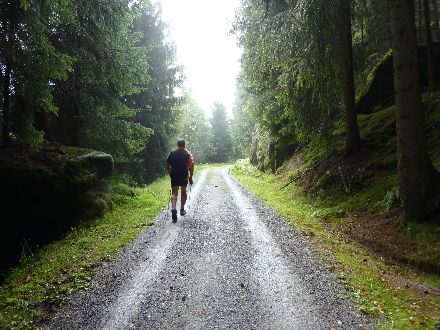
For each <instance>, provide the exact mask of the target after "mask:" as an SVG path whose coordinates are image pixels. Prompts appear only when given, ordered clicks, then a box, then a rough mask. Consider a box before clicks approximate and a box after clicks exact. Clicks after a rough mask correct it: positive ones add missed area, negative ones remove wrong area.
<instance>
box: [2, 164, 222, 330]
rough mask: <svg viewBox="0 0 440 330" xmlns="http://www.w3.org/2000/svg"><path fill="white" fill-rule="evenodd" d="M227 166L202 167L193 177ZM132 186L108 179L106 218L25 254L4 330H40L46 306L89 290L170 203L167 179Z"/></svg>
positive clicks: (9, 286) (10, 288)
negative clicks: (107, 264)
mask: <svg viewBox="0 0 440 330" xmlns="http://www.w3.org/2000/svg"><path fill="white" fill-rule="evenodd" d="M225 165H226V164H200V165H199V164H198V165H196V167H195V173H194V175H197V173H198V172H200V171H201V170H203V169H206V168H211V167H221V166H225ZM127 182H128V181H127V178H124V177H113V178H111V179H109V180H108V183H107V188H106V191H105V196H106V198H108V199H111V200H112V202H113V203H112V205H113V206H112V210H110V211H108V212H107V213H105V214H104V215H103V216H102V217H97V218H95V219H93V220H91V221H87V222H84V223H83V224H81V225H79V226H78V227H77V228H72V229H71V230H70V231H69V232H68V233H67V234H66V235H65V236H64V237H62V238H61V239H59V240H58V241H56V242H54V243H52V244H49V245H47V246H45V247H43V248H41V249H40V250H39V251H38V252H36V253H35V254H32V252H31V251H28V252H27V253H23V255H22V257H21V261H20V263H19V265H18V266H17V267H16V268H15V269H14V270H12V272H11V273H10V274H9V276H8V277H7V278H6V279H5V281H4V283H3V284H2V286H1V287H0V329H1V328H7V329H29V328H34V327H36V322H38V321H39V320H41V319H44V318H45V316H46V315H45V313H46V311H47V308H49V309H58V308H59V306H60V305H61V304H62V301H63V297H64V296H65V295H66V294H67V293H70V292H74V291H78V290H82V289H85V288H87V287H88V285H89V283H90V280H91V278H92V276H93V275H94V274H95V273H96V271H97V269H98V268H99V266H100V265H101V263H102V262H103V261H106V260H110V259H111V258H112V256H113V255H114V254H115V252H117V251H118V250H119V249H120V248H121V247H122V246H124V245H126V244H127V243H129V242H130V241H131V240H133V239H134V238H136V237H137V236H138V235H139V234H140V233H141V232H142V231H143V230H144V229H145V228H146V227H148V226H150V225H151V224H152V221H153V220H154V218H155V217H156V215H157V214H159V213H160V211H162V210H163V209H164V207H165V206H166V205H167V202H168V198H169V178H168V176H165V177H163V178H160V179H158V180H156V181H154V182H153V183H151V184H149V185H147V186H145V187H143V188H139V187H138V188H135V187H133V186H131V185H130V182H128V183H129V184H127Z"/></svg>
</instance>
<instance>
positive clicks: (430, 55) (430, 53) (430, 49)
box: [423, 0, 436, 91]
mask: <svg viewBox="0 0 440 330" xmlns="http://www.w3.org/2000/svg"><path fill="white" fill-rule="evenodd" d="M423 12H424V15H425V38H426V41H425V42H426V57H427V63H428V87H429V90H430V91H432V89H433V88H434V86H435V83H436V82H435V72H434V46H433V44H432V32H431V10H430V8H429V0H423Z"/></svg>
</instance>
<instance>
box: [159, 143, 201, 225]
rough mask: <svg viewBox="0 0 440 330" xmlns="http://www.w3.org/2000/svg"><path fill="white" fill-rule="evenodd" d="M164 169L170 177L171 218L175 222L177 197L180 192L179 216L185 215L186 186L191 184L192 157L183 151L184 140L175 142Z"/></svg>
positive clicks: (192, 171)
mask: <svg viewBox="0 0 440 330" xmlns="http://www.w3.org/2000/svg"><path fill="white" fill-rule="evenodd" d="M165 169H166V170H167V172H168V174H169V175H170V177H171V189H172V195H171V206H172V207H171V216H172V219H173V222H176V221H177V210H176V203H177V195H178V194H179V187H180V190H181V196H180V197H181V202H180V215H182V216H183V215H185V214H186V211H185V203H186V186H187V185H188V179H189V184H191V185H192V184H193V179H192V177H193V173H194V161H193V158H192V155H191V154H190V153H189V152H188V151H187V150H186V149H185V140H179V141H177V149H176V150H173V151H171V152H170V154H169V155H168V158H167V162H166V165H165Z"/></svg>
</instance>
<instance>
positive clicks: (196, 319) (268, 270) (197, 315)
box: [47, 168, 372, 329]
mask: <svg viewBox="0 0 440 330" xmlns="http://www.w3.org/2000/svg"><path fill="white" fill-rule="evenodd" d="M286 202H288V201H286ZM188 211H189V212H188V214H187V215H186V216H185V217H180V218H179V220H178V222H177V223H172V222H171V220H170V214H169V212H168V211H166V212H164V213H162V214H161V215H160V216H159V217H158V218H157V219H156V222H155V225H154V226H152V227H150V228H149V229H148V230H146V231H145V232H143V233H142V234H141V235H140V236H139V237H138V238H137V239H136V240H135V241H133V242H132V243H131V244H129V245H128V246H127V247H125V248H123V249H122V250H121V251H120V252H119V254H118V256H117V257H116V259H115V260H114V261H112V262H109V263H108V264H107V265H105V266H104V267H103V269H102V270H101V271H100V272H99V273H98V274H97V275H96V277H95V278H94V280H93V283H92V285H91V287H90V289H89V290H87V291H86V292H83V293H80V294H77V295H75V296H73V297H72V299H71V301H70V302H69V303H68V305H67V306H66V309H65V310H64V311H63V312H62V313H60V314H59V315H57V316H56V318H55V319H54V320H53V321H52V322H51V323H50V324H49V325H48V326H47V328H48V329H331V328H336V329H357V328H361V329H365V328H371V327H372V323H371V322H372V321H371V320H370V319H368V318H367V317H366V316H364V315H363V314H362V313H361V312H360V311H359V309H358V307H357V306H355V304H354V303H353V302H351V301H350V300H349V299H348V298H347V297H348V294H347V293H346V292H345V291H344V289H343V287H342V286H341V285H340V284H338V283H337V282H336V280H335V276H334V275H333V274H332V273H331V272H330V271H329V269H328V268H327V267H326V266H325V265H324V264H323V262H321V261H319V259H320V258H319V254H318V253H316V251H315V249H314V248H313V247H312V246H311V245H310V243H308V242H307V241H306V240H305V239H304V238H302V237H301V235H298V234H297V233H295V231H294V230H293V229H292V227H291V226H289V225H286V224H284V222H283V219H282V218H280V217H278V216H277V215H276V214H275V213H274V212H273V211H272V210H270V209H268V208H267V207H265V206H263V205H262V204H261V203H260V202H259V201H258V200H257V199H256V198H255V197H253V196H252V195H251V194H250V193H248V192H247V191H246V190H245V189H244V188H243V187H242V186H241V185H240V184H239V183H238V182H237V181H236V180H235V179H234V178H233V177H231V176H230V175H229V174H228V172H227V169H226V168H223V169H210V170H205V171H203V172H201V173H200V174H199V176H198V177H197V180H196V183H195V185H194V186H193V188H192V191H191V199H190V202H189V205H188Z"/></svg>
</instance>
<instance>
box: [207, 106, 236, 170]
mask: <svg viewBox="0 0 440 330" xmlns="http://www.w3.org/2000/svg"><path fill="white" fill-rule="evenodd" d="M211 127H212V135H213V140H212V145H213V155H212V161H213V162H215V163H221V162H227V161H229V160H230V157H231V154H232V141H231V136H230V130H229V123H228V120H227V117H226V109H225V106H224V105H223V104H222V103H220V102H215V103H214V105H213V107H212V118H211Z"/></svg>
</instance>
